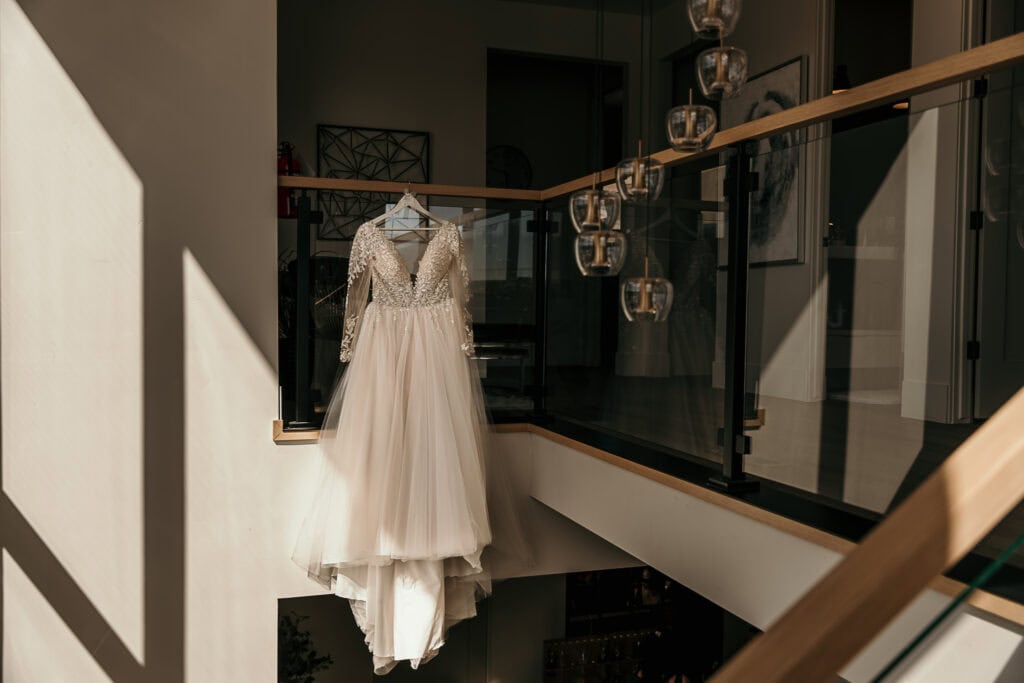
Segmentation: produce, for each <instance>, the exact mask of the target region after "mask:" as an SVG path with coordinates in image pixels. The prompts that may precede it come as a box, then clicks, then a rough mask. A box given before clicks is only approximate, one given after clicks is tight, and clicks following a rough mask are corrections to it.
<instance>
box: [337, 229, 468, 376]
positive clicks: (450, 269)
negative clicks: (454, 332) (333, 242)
mask: <svg viewBox="0 0 1024 683" xmlns="http://www.w3.org/2000/svg"><path fill="white" fill-rule="evenodd" d="M417 271H418V272H417V273H416V276H415V277H413V275H412V273H411V272H410V271H409V268H408V267H407V266H406V264H405V261H404V260H403V259H402V257H401V255H400V254H399V253H398V249H397V248H396V247H395V244H394V242H392V241H391V240H390V239H388V238H387V237H386V236H385V235H384V233H383V232H382V231H381V229H380V228H378V227H377V226H376V225H374V224H373V223H372V222H369V223H364V224H363V225H361V226H360V227H359V230H358V231H356V235H355V239H354V240H353V241H352V251H351V254H350V256H349V264H348V295H347V299H346V302H345V330H344V334H343V336H342V340H341V360H342V361H346V362H347V361H349V360H351V357H352V351H353V348H354V345H355V341H356V339H357V337H358V332H359V324H360V319H361V317H362V314H363V311H364V309H365V307H366V300H367V295H368V294H369V292H368V290H369V289H370V287H371V286H372V291H373V303H374V304H375V305H377V306H384V307H387V308H412V307H420V306H438V305H444V306H445V308H447V309H458V313H459V317H460V318H461V320H460V321H459V323H460V324H461V326H462V327H463V335H464V342H463V344H462V350H463V351H464V352H465V353H466V354H467V355H470V354H472V352H473V328H472V321H471V319H470V316H469V313H468V311H466V308H465V306H466V303H467V301H468V298H469V269H468V268H467V266H466V260H465V257H464V254H463V249H462V238H461V236H460V235H459V229H458V227H457V226H456V225H455V224H454V223H450V222H445V223H442V224H441V225H440V226H439V227H438V228H437V232H436V233H435V234H434V236H433V237H432V238H431V239H430V241H429V243H428V244H427V246H426V248H425V249H424V251H423V255H422V256H421V258H420V260H419V268H418V269H417ZM452 322H455V320H454V316H453V320H452Z"/></svg>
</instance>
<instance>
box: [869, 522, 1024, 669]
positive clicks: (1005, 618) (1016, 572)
mask: <svg viewBox="0 0 1024 683" xmlns="http://www.w3.org/2000/svg"><path fill="white" fill-rule="evenodd" d="M1021 512H1022V508H1018V509H1017V510H1015V511H1013V512H1011V513H1010V514H1009V515H1007V517H1006V518H1005V519H1004V520H1002V522H1000V524H999V525H998V526H997V529H998V528H1003V529H1008V528H1015V529H1016V531H1017V533H1016V535H1014V534H1013V533H1010V534H1006V535H1003V534H1001V533H1000V534H996V533H994V534H992V535H990V538H988V539H986V540H985V541H983V542H982V543H980V544H979V547H978V548H976V549H975V552H974V553H972V554H973V555H975V556H976V557H977V560H975V561H972V562H971V563H970V565H969V571H967V570H965V571H963V572H961V573H962V576H959V577H958V579H959V582H958V584H951V583H950V584H946V585H945V589H946V590H945V592H943V593H940V592H939V591H936V590H929V591H926V594H925V595H922V596H920V597H919V598H918V600H916V601H915V602H914V603H913V604H912V605H911V606H910V607H909V608H908V610H907V612H905V613H904V614H903V615H901V617H899V618H897V621H896V622H895V628H893V629H892V631H890V632H889V633H888V634H887V633H886V632H883V634H882V636H881V638H879V639H878V640H877V641H876V642H874V643H872V644H871V645H870V646H869V647H868V648H866V649H865V653H864V655H865V656H863V657H861V658H860V659H859V660H855V662H854V664H853V667H855V669H854V670H855V671H856V672H857V674H858V675H857V678H858V679H863V680H870V681H872V682H873V683H895V681H900V680H939V679H940V678H941V679H942V680H963V681H968V680H970V681H1002V680H1014V679H1015V677H1016V676H1019V675H1020V672H1021V668H1020V663H1019V653H1018V652H1017V648H1018V645H1019V642H1020V638H1021V636H1020V634H1021V631H1022V630H1024V624H1022V623H1020V613H1021V610H1020V607H1019V605H1014V604H1013V603H1009V602H1005V601H1003V600H1000V598H999V597H995V596H1001V597H1005V596H1008V595H1013V596H1015V597H1016V601H1017V602H1018V603H1019V602H1022V600H1021V597H1022V593H1024V580H1022V576H1024V531H1021V527H1020V525H1019V523H1017V522H1019V520H1020V514H1021ZM1015 517H1016V522H1015V520H1014V518H1015ZM980 553H985V554H984V555H981V554H980ZM879 590H885V587H884V586H880V587H879ZM901 619H902V620H904V621H905V622H906V623H905V624H904V625H901V624H900V620H901ZM872 650H873V651H872Z"/></svg>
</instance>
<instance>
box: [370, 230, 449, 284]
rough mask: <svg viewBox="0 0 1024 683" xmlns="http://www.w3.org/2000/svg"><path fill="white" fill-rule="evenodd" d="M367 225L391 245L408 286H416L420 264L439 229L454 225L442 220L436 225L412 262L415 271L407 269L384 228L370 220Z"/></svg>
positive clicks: (439, 231)
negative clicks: (420, 251)
mask: <svg viewBox="0 0 1024 683" xmlns="http://www.w3.org/2000/svg"><path fill="white" fill-rule="evenodd" d="M369 225H370V227H371V228H373V229H374V230H375V231H376V232H377V234H378V235H380V237H381V239H383V240H384V241H385V242H387V243H388V244H389V245H391V252H392V254H394V256H395V258H396V259H398V262H399V263H401V264H402V270H404V271H405V275H406V281H407V282H408V283H409V285H410V286H413V287H415V286H416V281H417V280H418V279H419V277H418V275H419V271H420V265H421V264H422V263H423V259H425V258H426V256H427V252H428V251H429V250H430V246H431V245H432V244H433V243H434V242H435V241H436V240H437V238H438V237H439V236H440V235H441V231H442V230H445V229H447V228H448V227H454V226H455V224H454V223H452V222H451V221H443V222H442V223H441V224H440V225H439V226H438V227H437V229H436V230H435V233H434V235H433V236H432V237H431V238H430V239H429V240H427V242H426V246H425V247H423V253H422V254H420V256H419V258H417V259H416V261H415V262H414V263H413V266H414V267H415V268H416V272H415V273H414V272H412V271H411V270H409V264H408V263H406V262H405V259H404V258H402V253H401V252H400V251H398V247H397V246H396V245H395V241H394V240H392V239H391V238H390V237H388V236H387V235H385V234H384V230H383V229H381V227H380V226H379V225H377V224H376V223H374V222H373V221H370V222H369Z"/></svg>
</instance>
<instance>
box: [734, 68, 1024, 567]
mask: <svg viewBox="0 0 1024 683" xmlns="http://www.w3.org/2000/svg"><path fill="white" fill-rule="evenodd" d="M1018 81H1019V79H1018ZM1013 82H1014V81H1013V79H1012V78H1010V77H1009V76H1008V75H1007V74H1006V73H998V74H993V75H992V77H990V78H989V81H988V89H987V94H986V95H985V96H984V97H983V98H981V99H978V98H975V97H972V96H971V94H972V88H969V87H965V88H962V89H958V88H953V87H950V88H944V89H942V90H940V91H936V92H933V93H927V94H925V95H922V96H919V97H915V98H913V99H912V100H911V101H910V103H909V108H902V107H901V108H896V107H887V108H880V109H877V110H873V111H871V112H865V113H862V114H858V115H856V116H855V117H849V118H846V119H840V120H837V121H835V122H833V123H832V124H831V127H830V128H831V132H828V133H827V134H825V133H822V132H820V131H821V130H822V129H823V127H821V126H817V127H814V129H811V130H807V131H800V132H799V133H798V134H796V135H794V136H792V137H790V138H789V139H788V140H781V139H776V140H768V141H763V142H762V143H760V144H759V145H758V146H757V148H756V151H755V153H754V154H753V156H752V160H751V166H752V168H753V169H754V170H755V171H757V172H758V173H759V174H760V180H761V183H760V188H759V190H758V191H756V192H754V193H753V195H752V197H751V203H752V209H751V221H750V261H751V265H750V271H749V281H748V313H747V321H748V323H747V324H748V328H747V367H746V390H747V402H748V404H749V412H750V415H751V416H752V417H757V418H758V419H757V420H756V421H755V422H754V423H753V425H752V426H751V427H749V428H748V430H747V432H746V433H747V435H748V436H749V437H750V440H751V453H750V454H749V455H748V456H746V458H745V462H744V464H745V471H746V472H748V473H750V474H752V475H755V476H757V477H760V478H763V479H766V480H771V481H772V482H776V483H779V484H784V485H786V486H790V487H795V488H798V489H802V490H804V491H807V492H810V493H813V494H817V495H816V499H817V500H820V501H824V502H826V504H832V505H834V506H835V507H837V508H840V509H842V510H844V511H847V512H852V513H853V514H854V515H858V516H862V517H864V518H865V519H868V520H872V519H879V518H880V517H881V516H883V515H885V514H886V513H888V512H889V511H891V510H892V509H893V508H894V507H895V506H896V505H898V504H899V503H900V502H901V501H902V500H904V499H905V498H906V497H907V496H908V495H910V493H912V492H913V491H914V490H915V489H916V488H917V486H919V485H920V484H921V483H922V482H923V481H924V480H925V479H927V477H928V476H929V475H930V474H931V473H932V472H934V471H935V470H936V468H938V467H939V465H941V464H942V462H943V461H944V460H945V459H946V457H947V456H948V455H949V454H950V453H952V452H953V451H954V450H956V448H957V447H958V446H960V444H962V443H963V442H964V440H965V439H967V438H968V437H969V436H970V435H971V434H972V433H974V431H975V430H976V429H977V428H978V427H979V426H980V425H981V424H982V423H983V421H984V418H986V417H987V416H988V415H989V414H990V413H991V410H987V409H985V408H984V406H985V405H986V404H987V403H988V402H989V401H988V397H991V396H994V394H996V393H999V392H1002V393H999V396H998V397H996V398H993V401H994V402H995V403H996V404H997V405H999V404H1001V403H1002V402H1003V401H1005V400H1006V395H1005V394H1006V390H1007V389H1008V388H1009V389H1012V388H1019V387H1020V386H1022V385H1024V369H1019V368H1016V366H1015V365H1014V363H1013V359H1014V358H1016V357H1022V358H1024V346H1021V345H1020V344H1017V345H1016V346H1014V341H1013V339H1014V337H1013V331H1014V330H1015V329H1016V327H1017V326H1020V325H1022V324H1024V306H1017V305H1014V304H1013V299H1014V297H1017V296H1019V294H1017V290H1018V289H1019V288H1017V287H1016V286H1015V285H1014V282H1013V277H1012V273H1013V272H1016V271H1015V270H1014V269H1013V268H1011V267H1007V266H1006V264H1005V263H1004V262H1005V261H1010V262H1012V261H1013V259H1016V258H1018V256H1024V247H1021V246H1020V245H1017V244H1016V238H1015V235H1014V233H1013V227H1014V225H1015V221H1016V222H1020V220H1019V215H1020V213H1021V208H1022V206H1024V202H1022V201H1021V199H1022V198H1021V197H1018V196H1017V195H1019V194H1020V193H1015V192H1013V191H1011V190H1009V186H1008V181H1007V178H1006V176H1012V177H1015V175H1014V174H1017V172H1018V171H1019V170H1020V168H1018V167H1022V168H1024V166H1022V165H1021V164H1020V163H1019V162H1020V159H1017V158H1016V157H1013V155H1012V154H1011V153H1010V152H1008V151H1007V150H1005V149H1003V147H1002V146H1000V145H996V144H995V140H996V138H997V137H998V135H997V129H998V126H997V125H995V124H994V123H992V121H993V120H994V121H996V122H997V123H999V125H1002V126H1003V127H1004V128H1005V125H1006V121H1005V119H1006V118H1007V117H1009V116H1010V115H1011V114H1012V112H1013V111H1014V110H1013V109H1012V103H1013V102H1015V101H1016V100H1019V99H1020V93H1019V86H1014V85H1013ZM979 116H980V118H979ZM979 120H980V121H983V125H982V129H981V130H979V129H978V122H979ZM1000 130H1001V129H1000ZM965 131H966V132H965ZM1003 132H1005V131H1003ZM989 138H991V139H992V143H989V142H988V140H989ZM998 139H1003V138H1001V137H998ZM957 141H959V142H957ZM996 147H999V149H1000V150H1001V151H999V152H998V153H997V152H996V151H995V149H996ZM979 150H980V162H979ZM1017 156H1020V155H1017ZM993 159H1000V160H1002V161H1001V162H1000V163H999V164H996V165H994V166H993V165H992V164H993V163H994V162H992V160H993ZM986 160H987V161H986ZM1010 184H1012V183H1010ZM1022 186H1024V185H1022ZM999 188H1002V189H1001V190H1000V189H999ZM986 193H988V194H995V195H998V198H999V201H998V202H993V201H989V200H986ZM758 214H760V215H758ZM972 228H980V229H972ZM1022 244H1024V243H1022ZM1017 252H1019V254H1018V253H1017ZM994 271H995V272H994ZM1000 277H1001V280H1000ZM1022 303H1024V302H1022ZM985 316H989V317H990V318H992V319H994V320H995V322H996V323H998V324H992V323H991V321H990V323H988V324H986V323H985V319H986V318H985ZM1000 326H1001V327H1000ZM997 328H999V329H997ZM1000 329H1002V330H1003V331H1004V332H1005V334H1003V336H1002V338H1000V336H999V331H1000ZM993 331H994V332H995V334H993ZM979 339H980V340H981V344H980V346H981V348H982V349H985V350H984V351H983V352H982V353H981V354H980V357H979V355H978V353H977V347H976V342H977V341H978V340H979ZM972 347H973V348H972ZM1018 347H1019V348H1018ZM986 363H988V364H999V365H1000V367H1001V368H1003V370H1002V372H1001V374H1000V376H999V382H993V381H991V380H989V381H986V379H985V377H986V375H985V373H986V372H991V371H990V370H989V371H986V370H985V366H986ZM1014 373H1016V374H1014ZM761 418H763V419H761ZM1022 532H1024V515H1017V516H1011V517H1009V518H1008V519H1007V520H1006V521H1005V522H1004V526H1003V527H1001V528H1000V535H999V536H998V538H997V539H996V540H995V541H993V542H992V543H989V544H988V545H987V546H986V544H984V543H983V544H982V545H981V546H979V548H980V549H982V550H985V549H986V548H988V550H987V551H986V554H984V555H979V556H977V557H975V555H974V554H972V555H970V556H968V558H967V560H965V562H967V565H965V566H967V567H970V568H974V567H976V565H977V563H978V562H982V561H984V558H986V557H987V558H991V557H994V555H993V552H992V551H991V547H992V546H993V544H994V545H995V546H1003V547H1005V545H1006V543H1007V542H1008V541H1007V539H1009V538H1016V536H1018V535H1019V534H1020V533H1022ZM964 571H968V570H966V569H956V570H954V575H957V574H956V572H960V573H963V572H964ZM993 585H996V586H998V582H996V583H995V584H993Z"/></svg>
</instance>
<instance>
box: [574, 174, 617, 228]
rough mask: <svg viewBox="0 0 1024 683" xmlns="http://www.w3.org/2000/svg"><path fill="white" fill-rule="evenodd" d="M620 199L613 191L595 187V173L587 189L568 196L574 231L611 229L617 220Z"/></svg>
mask: <svg viewBox="0 0 1024 683" xmlns="http://www.w3.org/2000/svg"><path fill="white" fill-rule="evenodd" d="M621 206H622V200H621V199H620V198H619V195H617V194H616V193H614V192H609V191H607V190H599V189H597V175H596V174H595V176H594V184H593V185H592V186H591V188H590V189H588V190H580V191H579V192H575V193H573V195H572V196H571V197H570V198H569V215H570V216H571V218H572V225H573V227H574V228H576V232H583V231H584V230H612V229H614V228H615V226H616V224H617V223H618V221H619V209H620V208H621Z"/></svg>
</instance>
